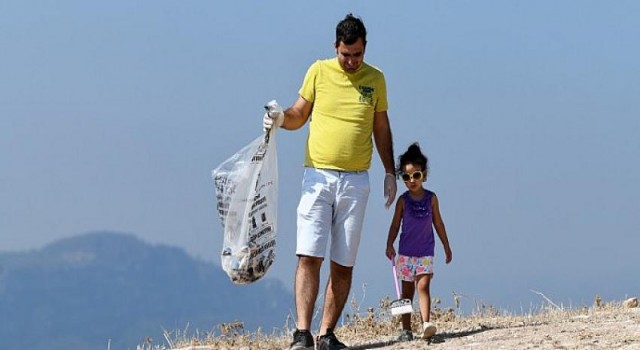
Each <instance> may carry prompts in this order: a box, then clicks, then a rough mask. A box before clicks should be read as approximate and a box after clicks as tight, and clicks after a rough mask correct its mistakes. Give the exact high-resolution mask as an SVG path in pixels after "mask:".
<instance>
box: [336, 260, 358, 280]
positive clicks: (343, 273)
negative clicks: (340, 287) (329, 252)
mask: <svg viewBox="0 0 640 350" xmlns="http://www.w3.org/2000/svg"><path fill="white" fill-rule="evenodd" d="M352 275H353V266H344V265H340V264H338V263H337V262H335V261H331V278H334V279H343V280H344V279H347V280H350V279H351V276H352Z"/></svg>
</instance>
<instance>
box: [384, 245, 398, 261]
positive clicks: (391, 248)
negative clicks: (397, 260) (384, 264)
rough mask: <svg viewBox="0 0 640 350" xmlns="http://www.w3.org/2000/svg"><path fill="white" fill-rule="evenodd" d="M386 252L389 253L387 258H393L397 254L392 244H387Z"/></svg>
mask: <svg viewBox="0 0 640 350" xmlns="http://www.w3.org/2000/svg"><path fill="white" fill-rule="evenodd" d="M386 254H387V258H389V260H391V258H393V257H394V256H395V255H396V250H395V248H393V246H392V245H390V246H387V251H386Z"/></svg>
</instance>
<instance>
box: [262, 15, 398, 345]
mask: <svg viewBox="0 0 640 350" xmlns="http://www.w3.org/2000/svg"><path fill="white" fill-rule="evenodd" d="M366 45H367V31H366V28H365V26H364V23H363V22H362V20H360V19H359V18H356V17H354V16H353V15H352V14H348V15H347V16H346V17H345V18H344V19H343V20H342V21H340V23H338V25H337V27H336V41H335V48H336V55H337V57H336V58H331V59H326V60H318V61H316V62H315V63H313V64H312V65H311V67H309V69H308V71H307V74H306V76H305V78H304V81H303V84H302V87H301V88H300V91H299V95H300V96H299V97H298V99H297V100H296V102H295V103H294V104H293V105H292V106H291V107H290V108H288V109H287V110H285V111H284V112H282V109H278V108H272V109H270V112H268V113H266V114H265V115H264V118H263V127H264V128H265V129H270V128H272V127H282V128H284V129H287V130H296V129H299V128H300V127H302V126H303V125H304V124H305V123H306V122H307V120H309V119H311V120H310V123H309V136H308V139H307V147H306V154H305V162H304V166H305V171H304V176H303V189H302V196H301V198H300V203H299V205H298V209H297V213H298V214H297V215H298V218H297V225H298V234H297V248H296V255H297V256H298V265H297V268H296V274H295V283H294V290H295V303H296V313H297V325H296V326H297V329H296V331H295V332H294V334H293V343H292V344H291V347H290V349H313V348H314V340H313V337H312V335H311V332H310V327H311V318H312V316H313V308H314V303H315V300H316V298H317V296H318V289H319V283H320V268H321V266H322V262H323V259H324V255H325V251H326V246H327V243H328V241H329V240H330V241H331V245H330V259H331V265H330V275H329V279H328V282H327V288H326V291H325V296H324V308H323V313H322V323H321V325H320V333H319V336H318V338H317V342H318V347H317V349H331V350H332V349H347V347H346V346H345V345H344V344H343V343H341V342H340V341H339V340H338V339H337V338H336V336H335V334H334V333H333V329H334V328H335V326H336V324H337V322H338V319H339V317H340V314H341V313H342V310H343V308H344V305H345V302H346V300H347V298H348V295H349V291H350V289H351V278H352V274H353V266H354V265H355V261H356V255H357V251H358V245H359V243H360V234H361V231H362V225H363V221H364V213H365V208H366V205H367V200H368V197H369V174H368V169H369V167H370V164H371V156H372V153H373V142H372V135H373V138H374V140H375V145H376V149H377V150H378V154H379V156H380V159H381V161H382V164H383V166H384V169H385V172H386V175H385V177H384V196H385V198H386V203H385V205H386V207H387V208H389V206H390V205H391V204H392V203H393V201H394V199H395V196H396V179H395V170H394V167H395V165H394V159H393V145H392V138H391V128H390V126H389V119H388V116H387V91H386V83H385V80H384V75H383V73H382V72H381V71H380V70H379V69H377V68H375V67H373V66H370V65H368V64H367V63H365V62H364V54H365V48H366Z"/></svg>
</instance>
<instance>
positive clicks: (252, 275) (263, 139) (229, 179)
mask: <svg viewBox="0 0 640 350" xmlns="http://www.w3.org/2000/svg"><path fill="white" fill-rule="evenodd" d="M275 141H276V140H275V128H273V129H271V130H270V131H269V132H268V133H266V134H265V135H264V136H260V137H258V138H256V139H255V140H253V141H252V142H251V143H249V144H248V145H247V146H245V147H244V148H242V149H241V150H240V151H238V152H237V153H236V154H234V155H233V156H232V157H231V158H229V159H227V160H226V161H224V162H223V163H222V164H220V165H219V166H218V167H217V168H216V169H214V170H213V171H212V177H213V181H214V183H215V186H216V199H217V210H218V214H219V216H220V220H221V221H222V227H223V230H224V245H223V248H222V256H221V259H222V269H223V270H224V271H225V272H226V273H227V275H229V277H230V278H231V281H232V282H233V283H236V284H247V283H251V282H254V281H256V280H258V279H260V278H261V277H262V276H264V275H265V274H266V272H267V270H268V269H269V267H270V266H271V265H272V264H273V261H274V259H275V248H276V232H277V229H276V228H277V226H276V221H277V213H278V210H277V209H278V158H277V153H276V142H275Z"/></svg>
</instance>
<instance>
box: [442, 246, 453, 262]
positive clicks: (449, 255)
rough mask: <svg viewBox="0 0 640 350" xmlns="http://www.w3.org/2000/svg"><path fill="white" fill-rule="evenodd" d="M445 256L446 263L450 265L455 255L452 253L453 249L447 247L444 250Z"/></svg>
mask: <svg viewBox="0 0 640 350" xmlns="http://www.w3.org/2000/svg"><path fill="white" fill-rule="evenodd" d="M444 254H445V259H446V260H445V262H446V263H447V264H448V263H450V262H451V260H452V259H453V253H452V252H451V248H449V247H445V248H444Z"/></svg>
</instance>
